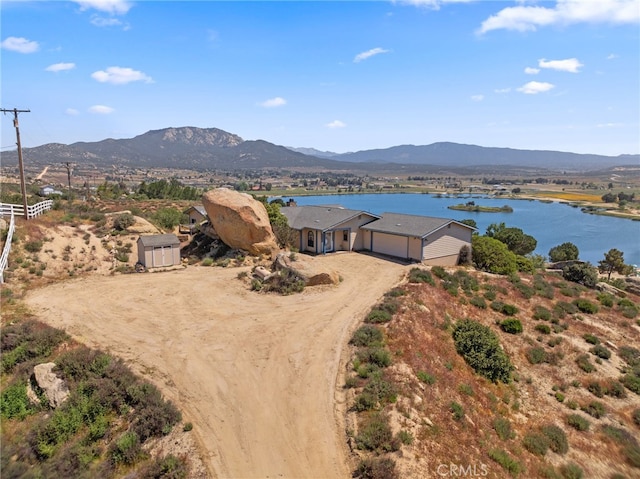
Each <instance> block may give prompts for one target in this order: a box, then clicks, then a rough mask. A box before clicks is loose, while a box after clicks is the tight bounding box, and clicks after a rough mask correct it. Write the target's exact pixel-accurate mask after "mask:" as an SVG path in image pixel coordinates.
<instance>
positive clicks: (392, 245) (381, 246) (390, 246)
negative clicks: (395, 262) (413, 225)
mask: <svg viewBox="0 0 640 479" xmlns="http://www.w3.org/2000/svg"><path fill="white" fill-rule="evenodd" d="M372 240H373V245H372V246H371V250H372V251H373V252H374V253H380V254H388V255H389V256H396V257H398V258H407V257H408V256H407V245H408V241H409V238H408V237H406V236H397V235H390V234H387V233H376V232H375V231H374V232H373V238H372Z"/></svg>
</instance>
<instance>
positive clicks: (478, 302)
mask: <svg viewBox="0 0 640 479" xmlns="http://www.w3.org/2000/svg"><path fill="white" fill-rule="evenodd" d="M469 303H471V304H472V305H473V306H475V307H476V308H480V309H487V303H486V301H485V300H484V299H483V298H481V297H480V296H473V297H472V298H471V299H470V300H469Z"/></svg>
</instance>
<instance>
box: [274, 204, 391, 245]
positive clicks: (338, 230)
mask: <svg viewBox="0 0 640 479" xmlns="http://www.w3.org/2000/svg"><path fill="white" fill-rule="evenodd" d="M280 212H281V213H282V214H283V215H284V216H286V218H287V220H288V222H289V226H290V227H291V228H293V229H295V230H298V231H299V233H300V246H299V250H300V251H307V252H310V253H316V254H324V253H331V252H333V251H354V250H355V251H359V250H362V249H364V234H363V231H362V230H361V229H360V227H361V226H362V225H364V224H367V223H370V222H371V221H373V220H375V219H377V218H379V216H377V215H374V214H372V213H367V212H366V211H358V210H349V209H346V208H342V207H340V206H288V207H284V208H281V209H280Z"/></svg>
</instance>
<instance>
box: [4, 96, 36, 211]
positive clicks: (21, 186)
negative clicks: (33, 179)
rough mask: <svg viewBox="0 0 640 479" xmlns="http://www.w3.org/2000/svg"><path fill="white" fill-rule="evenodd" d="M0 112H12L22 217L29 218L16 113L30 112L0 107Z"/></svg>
mask: <svg viewBox="0 0 640 479" xmlns="http://www.w3.org/2000/svg"><path fill="white" fill-rule="evenodd" d="M0 111H1V112H2V113H8V112H13V126H14V127H15V129H16V140H17V142H16V144H17V145H18V169H19V170H20V191H21V192H22V206H23V208H24V219H25V220H28V219H29V212H28V211H27V184H26V183H25V181H24V164H23V163H22V145H21V144H20V128H19V124H18V113H30V112H31V110H18V109H17V108H14V109H13V110H7V109H5V108H0Z"/></svg>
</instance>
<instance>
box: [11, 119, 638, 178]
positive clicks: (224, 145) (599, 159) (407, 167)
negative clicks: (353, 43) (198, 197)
mask: <svg viewBox="0 0 640 479" xmlns="http://www.w3.org/2000/svg"><path fill="white" fill-rule="evenodd" d="M23 156H24V158H25V159H26V161H28V163H29V164H30V165H40V166H46V165H50V164H54V163H62V162H67V161H70V162H74V163H78V164H84V165H86V166H89V165H93V166H97V167H101V168H105V167H106V168H111V167H113V166H127V167H134V168H182V169H193V170H214V169H221V170H227V171H233V170H247V169H261V168H289V169H313V170H325V171H327V170H334V171H339V170H359V171H370V172H373V171H377V172H394V171H395V172H398V171H402V172H404V173H407V172H416V171H423V172H424V171H432V172H441V171H456V170H460V171H461V172H488V173H487V174H489V173H493V172H496V171H501V170H502V171H503V170H505V168H509V169H510V170H514V171H516V172H528V173H529V174H535V172H536V171H541V170H546V169H549V170H553V171H591V170H601V169H604V168H610V167H615V166H623V165H637V164H638V162H639V161H640V156H638V155H620V156H617V157H612V156H602V155H585V154H577V153H568V152H559V151H534V150H517V149H512V148H492V147H482V146H475V145H462V144H457V143H447V142H439V143H433V144H431V145H421V146H415V145H402V146H394V147H390V148H386V149H375V150H363V151H358V152H354V153H344V154H337V153H332V152H323V151H319V150H316V149H314V148H285V147H284V146H278V145H274V144H273V143H269V142H267V141H264V140H252V141H245V140H243V139H242V138H241V137H239V136H238V135H235V134H232V133H228V132H226V131H223V130H220V129H218V128H195V127H179V128H165V129H161V130H152V131H148V132H146V133H144V134H141V135H138V136H136V137H134V138H123V139H112V138H109V139H105V140H102V141H98V142H78V143H73V144H71V145H63V144H59V143H49V144H46V145H42V146H38V147H35V148H23ZM1 160H2V164H3V165H7V166H10V165H15V164H17V153H16V152H15V151H6V152H2V153H1Z"/></svg>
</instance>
